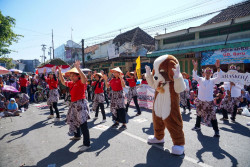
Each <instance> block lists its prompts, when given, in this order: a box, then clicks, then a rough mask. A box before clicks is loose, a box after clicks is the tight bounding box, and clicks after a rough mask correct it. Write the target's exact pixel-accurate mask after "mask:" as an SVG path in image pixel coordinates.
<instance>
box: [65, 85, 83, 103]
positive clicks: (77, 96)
mask: <svg viewBox="0 0 250 167" xmlns="http://www.w3.org/2000/svg"><path fill="white" fill-rule="evenodd" d="M65 85H66V86H67V87H69V91H70V95H71V102H75V101H78V100H81V99H85V98H86V97H85V91H86V88H87V84H83V83H82V82H81V80H78V81H76V82H75V83H74V82H73V81H67V82H65Z"/></svg>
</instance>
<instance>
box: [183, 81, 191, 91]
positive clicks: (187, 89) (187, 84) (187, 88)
mask: <svg viewBox="0 0 250 167" xmlns="http://www.w3.org/2000/svg"><path fill="white" fill-rule="evenodd" d="M184 82H185V84H186V89H185V91H189V90H190V88H189V83H188V80H187V79H184Z"/></svg>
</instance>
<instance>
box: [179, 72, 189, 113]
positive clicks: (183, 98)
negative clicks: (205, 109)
mask: <svg viewBox="0 0 250 167" xmlns="http://www.w3.org/2000/svg"><path fill="white" fill-rule="evenodd" d="M181 74H182V76H183V79H184V82H185V84H186V89H185V90H184V91H183V92H181V93H180V103H181V106H182V107H183V111H184V112H186V108H187V109H188V110H189V113H191V107H190V101H189V100H190V94H189V91H190V89H189V82H188V80H187V79H186V76H187V73H185V72H183V73H181Z"/></svg>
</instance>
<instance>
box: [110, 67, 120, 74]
mask: <svg viewBox="0 0 250 167" xmlns="http://www.w3.org/2000/svg"><path fill="white" fill-rule="evenodd" d="M110 72H111V73H113V72H119V73H122V70H121V69H120V67H116V68H113V69H111V70H110Z"/></svg>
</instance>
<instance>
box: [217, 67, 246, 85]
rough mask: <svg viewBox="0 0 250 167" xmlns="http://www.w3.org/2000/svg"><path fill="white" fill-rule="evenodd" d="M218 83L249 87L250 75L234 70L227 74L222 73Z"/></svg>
mask: <svg viewBox="0 0 250 167" xmlns="http://www.w3.org/2000/svg"><path fill="white" fill-rule="evenodd" d="M217 75H218V73H217V72H216V73H214V75H213V77H217ZM220 82H234V83H240V84H243V85H250V73H239V72H238V71H236V70H229V71H228V72H227V73H225V72H222V75H221V79H220V80H219V83H220Z"/></svg>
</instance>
